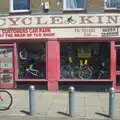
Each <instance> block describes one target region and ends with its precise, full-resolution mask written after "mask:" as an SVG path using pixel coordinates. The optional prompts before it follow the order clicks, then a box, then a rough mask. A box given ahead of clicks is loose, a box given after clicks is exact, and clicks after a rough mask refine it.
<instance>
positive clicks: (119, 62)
mask: <svg viewBox="0 0 120 120" xmlns="http://www.w3.org/2000/svg"><path fill="white" fill-rule="evenodd" d="M116 89H117V90H120V46H119V47H117V48H116Z"/></svg>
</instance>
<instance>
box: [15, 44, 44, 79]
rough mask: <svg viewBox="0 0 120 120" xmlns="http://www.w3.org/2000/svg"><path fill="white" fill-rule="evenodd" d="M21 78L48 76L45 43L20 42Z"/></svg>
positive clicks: (19, 63)
mask: <svg viewBox="0 0 120 120" xmlns="http://www.w3.org/2000/svg"><path fill="white" fill-rule="evenodd" d="M17 52H18V68H19V70H18V71H19V79H45V78H46V47H45V43H18V44H17Z"/></svg>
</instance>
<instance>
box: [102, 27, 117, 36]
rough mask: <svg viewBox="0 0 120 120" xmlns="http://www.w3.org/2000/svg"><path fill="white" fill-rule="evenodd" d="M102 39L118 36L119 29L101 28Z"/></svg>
mask: <svg viewBox="0 0 120 120" xmlns="http://www.w3.org/2000/svg"><path fill="white" fill-rule="evenodd" d="M101 36H102V37H111V36H118V28H115V27H114V28H101Z"/></svg>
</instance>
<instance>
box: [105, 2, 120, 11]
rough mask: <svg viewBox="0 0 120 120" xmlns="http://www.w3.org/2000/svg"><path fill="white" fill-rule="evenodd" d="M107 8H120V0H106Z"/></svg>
mask: <svg viewBox="0 0 120 120" xmlns="http://www.w3.org/2000/svg"><path fill="white" fill-rule="evenodd" d="M105 9H120V0H105Z"/></svg>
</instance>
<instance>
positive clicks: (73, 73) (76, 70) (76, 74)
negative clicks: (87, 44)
mask: <svg viewBox="0 0 120 120" xmlns="http://www.w3.org/2000/svg"><path fill="white" fill-rule="evenodd" d="M79 71H80V67H78V66H75V67H74V68H73V69H72V70H71V76H72V78H74V79H75V78H77V79H79V78H81V77H80V76H79Z"/></svg>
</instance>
